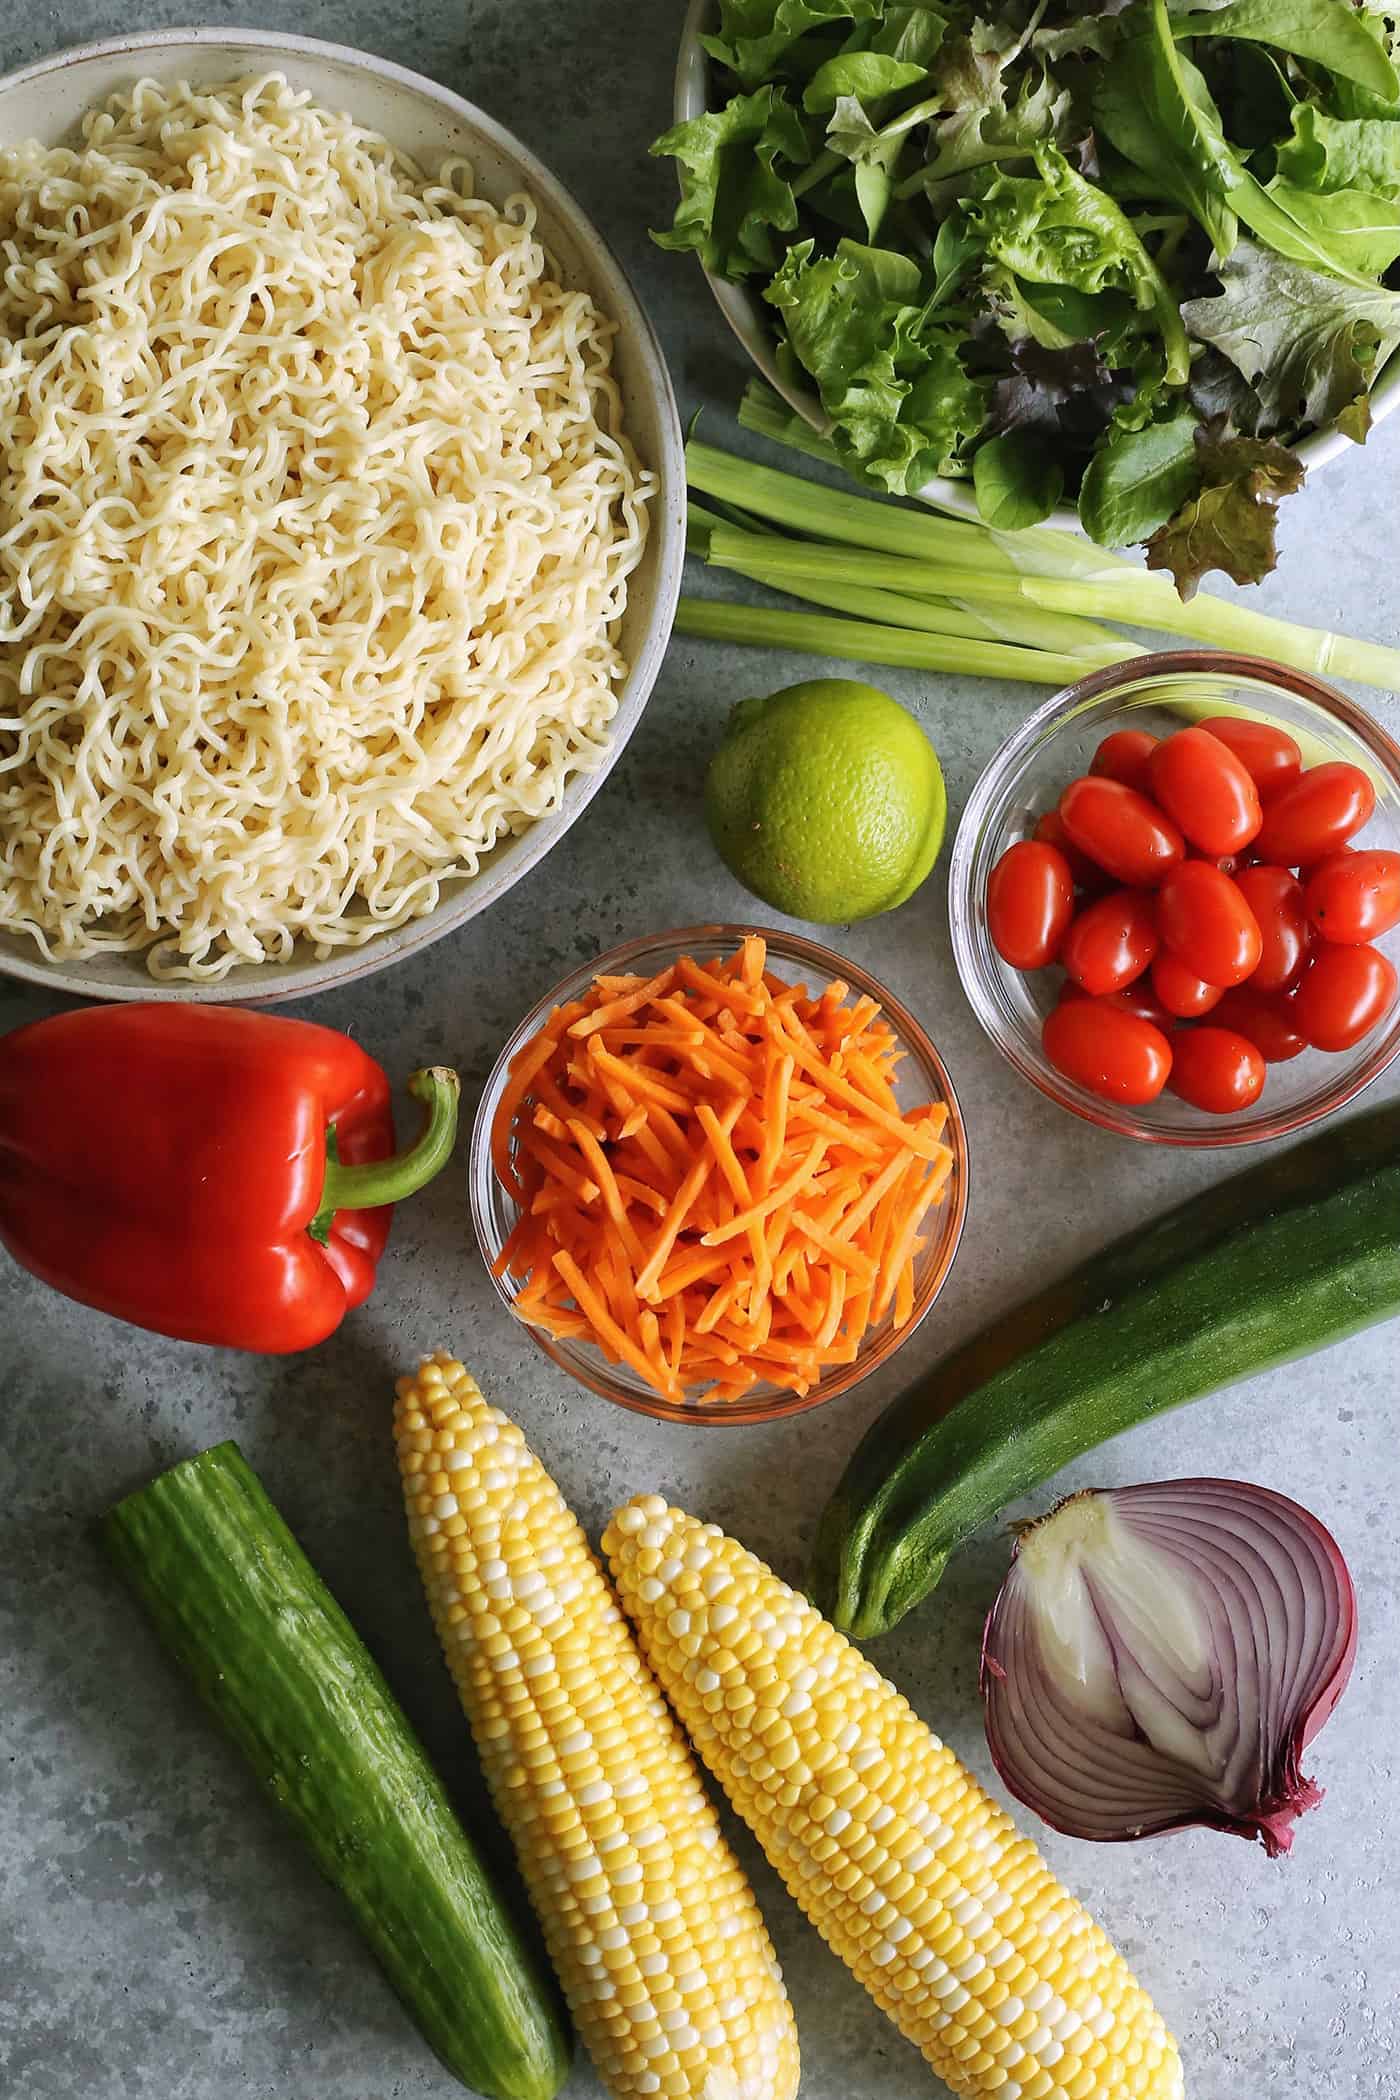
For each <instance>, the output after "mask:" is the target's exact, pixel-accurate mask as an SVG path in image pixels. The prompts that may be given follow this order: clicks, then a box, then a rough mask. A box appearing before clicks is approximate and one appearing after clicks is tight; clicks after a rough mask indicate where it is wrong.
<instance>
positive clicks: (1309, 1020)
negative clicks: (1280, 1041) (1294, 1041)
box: [1293, 941, 1396, 1050]
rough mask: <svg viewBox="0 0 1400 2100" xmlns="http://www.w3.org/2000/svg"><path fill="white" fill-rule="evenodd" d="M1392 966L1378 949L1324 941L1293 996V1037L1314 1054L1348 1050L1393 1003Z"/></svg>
mask: <svg viewBox="0 0 1400 2100" xmlns="http://www.w3.org/2000/svg"><path fill="white" fill-rule="evenodd" d="M1395 983H1396V979H1395V965H1394V963H1392V962H1391V961H1390V960H1389V959H1388V957H1386V956H1384V955H1382V954H1381V951H1380V949H1379V948H1370V947H1366V946H1362V947H1358V948H1342V947H1334V946H1333V944H1332V943H1331V942H1330V941H1327V942H1324V944H1323V945H1322V947H1320V948H1319V949H1318V951H1317V953H1316V954H1315V955H1314V957H1313V959H1312V961H1311V962H1310V963H1309V964H1308V967H1307V969H1306V970H1305V971H1304V972H1303V977H1302V982H1301V983H1300V984H1299V986H1298V989H1297V991H1296V992H1295V993H1294V994H1293V1013H1294V1017H1295V1019H1296V1020H1297V1023H1298V1032H1299V1034H1300V1035H1301V1036H1302V1037H1303V1038H1304V1040H1305V1041H1306V1042H1309V1043H1311V1044H1312V1046H1313V1048H1314V1050H1350V1048H1351V1046H1352V1044H1353V1043H1359V1042H1360V1041H1361V1038H1362V1036H1363V1035H1369V1034H1370V1032H1371V1030H1372V1029H1373V1028H1374V1027H1375V1025H1376V1023H1377V1021H1379V1020H1380V1019H1381V1018H1382V1016H1383V1015H1385V1014H1387V1013H1389V1011H1390V1008H1391V1006H1392V1005H1393V1004H1394V1001H1395Z"/></svg>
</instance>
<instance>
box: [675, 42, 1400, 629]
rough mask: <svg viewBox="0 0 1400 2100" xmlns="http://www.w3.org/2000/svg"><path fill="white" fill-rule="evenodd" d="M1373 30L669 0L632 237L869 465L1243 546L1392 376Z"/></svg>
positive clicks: (1396, 342)
mask: <svg viewBox="0 0 1400 2100" xmlns="http://www.w3.org/2000/svg"><path fill="white" fill-rule="evenodd" d="M1393 44H1395V45H1396V46H1397V47H1400V39H1397V37H1396V33H1395V32H1394V31H1393V30H1392V29H1391V28H1390V26H1389V24H1388V21H1387V18H1386V17H1385V16H1383V15H1380V14H1375V13H1366V12H1358V11H1357V10H1356V9H1355V8H1354V7H1353V6H1352V5H1351V0H1225V4H1224V5H1213V6H1212V5H1198V6H1196V7H1188V6H1187V5H1185V4H1182V0H1123V4H1119V5H1114V4H1113V0H1108V5H1106V6H1103V7H1100V8H1099V9H1097V10H1096V11H1092V12H1091V11H1087V10H1085V9H1084V8H1083V7H1082V6H1080V5H1076V4H1075V0H1041V4H1039V5H1034V4H1032V0H947V4H946V5H945V4H944V0H938V4H936V5H931V6H930V5H924V4H911V0H692V4H691V7H690V11H689V15H688V18H687V22H686V26H685V31H684V35H683V40H682V45H681V54H680V64H679V68H678V72H677V79H676V119H677V121H676V126H675V128H674V129H673V130H672V131H670V132H669V133H667V134H666V136H665V137H664V138H663V139H660V140H658V141H657V143H656V146H655V147H654V149H653V150H654V151H656V152H659V153H669V154H672V155H674V156H675V158H676V160H677V164H678V169H679V173H680V179H681V191H682V196H681V203H680V206H679V209H678V211H677V213H676V219H675V224H674V226H673V228H672V229H670V230H669V231H667V232H665V233H662V234H659V235H658V238H659V239H661V240H662V242H663V244H664V245H667V246H671V247H676V248H682V249H690V250H694V251H695V252H696V253H697V254H698V255H699V256H700V259H701V261H702V263H703V265H704V267H705V270H706V274H707V276H708V277H709V280H710V283H711V285H712V287H713V289H714V292H715V296H716V298H717V299H718V301H719V304H720V307H721V309H722V311H723V312H724V314H725V316H726V318H727V319H728V320H729V322H730V324H731V326H732V327H733V328H734V330H735V333H736V334H737V335H738V337H739V339H740V341H741V342H742V343H743V344H744V346H745V348H746V349H747V350H748V352H749V354H750V355H751V356H752V358H753V359H754V362H755V363H756V364H757V366H758V367H759V369H760V371H761V372H762V373H763V374H764V376H765V377H766V378H767V379H768V381H769V382H770V383H771V385H772V386H773V387H774V388H776V389H777V391H778V393H779V394H780V395H781V396H782V398H783V400H784V401H785V402H786V403H788V404H789V405H790V407H791V408H792V409H793V410H795V411H797V413H798V415H800V416H801V417H802V418H803V419H805V421H806V423H807V424H808V425H811V426H813V427H815V428H816V429H819V430H823V431H825V432H826V433H827V435H828V437H829V439H830V441H831V442H832V443H833V444H834V445H835V447H836V448H837V450H838V451H839V453H840V454H841V456H842V459H843V461H844V463H845V464H847V465H848V466H849V467H850V468H851V469H852V471H853V472H855V473H856V474H858V475H859V476H860V477H861V478H862V479H863V480H865V481H866V482H867V483H868V484H873V485H874V486H876V487H881V488H885V489H888V490H890V491H892V492H894V493H899V494H911V495H912V494H918V495H920V496H923V497H924V498H925V499H927V500H929V501H931V502H933V503H935V504H937V505H939V506H940V507H942V508H945V509H948V510H951V511H954V512H956V513H959V514H961V515H963V516H969V517H978V516H980V517H982V518H984V519H985V520H986V521H988V522H990V523H994V524H997V525H1000V526H1008V527H1009V526H1017V525H1025V524H1033V523H1037V522H1040V521H1042V520H1049V521H1050V522H1052V523H1055V524H1058V525H1062V526H1069V527H1078V528H1080V529H1082V530H1083V531H1085V532H1087V533H1088V535H1089V537H1090V538H1092V539H1095V540H1098V541H1100V542H1102V543H1104V544H1108V545H1115V546H1126V545H1132V544H1139V543H1145V544H1146V547H1147V559H1148V563H1149V565H1150V566H1153V567H1159V568H1163V569H1169V570H1171V572H1172V573H1173V575H1174V576H1175V577H1176V579H1177V583H1178V587H1179V588H1180V589H1181V590H1182V591H1183V592H1189V591H1190V590H1192V589H1193V588H1194V587H1195V584H1196V583H1197V582H1198V581H1199V579H1200V577H1201V576H1202V575H1203V574H1205V573H1206V572H1207V571H1208V570H1210V569H1222V570H1224V571H1225V572H1226V573H1228V574H1230V575H1232V576H1233V577H1234V578H1235V580H1236V581H1238V582H1248V581H1253V580H1256V579H1257V578H1258V577H1259V576H1262V575H1264V574H1266V573H1267V572H1268V570H1269V569H1270V568H1272V567H1273V563H1274V524H1275V515H1276V505H1277V502H1278V500H1279V498H1280V497H1281V496H1283V495H1286V494H1288V493H1290V492H1291V490H1292V489H1294V488H1296V487H1297V486H1298V485H1299V483H1300V482H1301V480H1302V477H1303V472H1304V471H1305V470H1307V471H1311V470H1314V469H1316V468H1318V467H1320V466H1322V465H1324V464H1325V463H1326V462H1327V461H1328V460H1330V459H1332V458H1334V457H1335V456H1336V455H1337V454H1338V453H1340V452H1341V451H1342V450H1343V449H1344V448H1345V447H1347V446H1348V445H1349V444H1351V443H1353V442H1356V441H1358V440H1364V437H1365V435H1366V432H1367V430H1368V428H1370V427H1371V426H1372V425H1374V424H1375V423H1376V422H1377V421H1379V419H1380V418H1381V417H1382V416H1383V415H1385V414H1387V413H1388V412H1389V411H1390V410H1391V409H1392V408H1393V407H1394V406H1395V404H1396V402H1397V400H1400V357H1396V356H1394V355H1393V354H1392V353H1393V352H1394V351H1395V350H1396V348H1397V346H1400V267H1398V266H1397V259H1400V75H1397V67H1396V62H1395V59H1396V53H1395V51H1394V50H1393V49H1392V45H1393ZM750 416H751V419H752V420H753V421H754V423H755V427H765V417H764V411H763V409H762V406H761V404H760V405H759V406H758V407H757V408H755V409H752V410H751V411H750ZM772 422H773V408H772V404H771V403H770V405H769V410H768V415H767V427H772ZM1071 506H1072V507H1071Z"/></svg>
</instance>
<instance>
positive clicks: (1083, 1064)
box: [1040, 950, 1341, 1104]
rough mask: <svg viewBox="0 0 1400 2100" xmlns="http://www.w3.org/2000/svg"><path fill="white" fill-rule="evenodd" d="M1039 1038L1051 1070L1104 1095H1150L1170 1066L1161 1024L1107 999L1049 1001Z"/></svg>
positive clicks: (1131, 1098)
mask: <svg viewBox="0 0 1400 2100" xmlns="http://www.w3.org/2000/svg"><path fill="white" fill-rule="evenodd" d="M1340 952H1341V951H1340V950H1338V953H1340ZM1040 1039H1041V1043H1042V1045H1043V1047H1044V1050H1045V1055H1046V1056H1047V1057H1048V1058H1049V1060H1050V1062H1051V1064H1052V1065H1053V1066H1054V1067H1055V1070H1056V1071H1057V1072H1063V1073H1064V1075H1065V1077H1066V1079H1074V1080H1077V1081H1078V1083H1079V1085H1080V1086H1084V1087H1088V1089H1089V1091H1090V1093H1093V1094H1102V1095H1103V1096H1104V1098H1105V1099H1106V1100H1109V1101H1125V1102H1128V1103H1130V1104H1136V1103H1141V1102H1144V1101H1155V1100H1156V1099H1157V1096H1158V1095H1159V1094H1160V1093H1161V1091H1162V1088H1163V1087H1164V1086H1165V1085H1166V1083H1167V1076H1168V1074H1169V1073H1170V1071H1171V1068H1172V1046H1171V1044H1170V1043H1169V1042H1168V1041H1167V1039H1166V1037H1165V1036H1164V1035H1163V1033H1162V1031H1161V1029H1160V1028H1154V1027H1153V1025H1152V1023H1151V1022H1150V1021H1140V1020H1139V1019H1138V1017H1137V1015H1136V1014H1128V1013H1124V1012H1123V1010H1122V1008H1121V1007H1119V1006H1115V1005H1114V1004H1113V1002H1112V1001H1111V1000H1108V999H1066V1000H1065V1001H1064V1002H1063V1004H1062V1005H1059V1006H1055V1007H1052V1008H1051V1010H1050V1012H1049V1013H1048V1014H1047V1015H1046V1016H1045V1023H1044V1026H1043V1028H1042V1029H1041V1037H1040Z"/></svg>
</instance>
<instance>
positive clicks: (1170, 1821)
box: [978, 1477, 1357, 1859]
mask: <svg viewBox="0 0 1400 2100" xmlns="http://www.w3.org/2000/svg"><path fill="white" fill-rule="evenodd" d="M1152 1485H1155V1486H1159V1487H1161V1488H1164V1489H1171V1490H1174V1491H1177V1492H1179V1493H1183V1494H1185V1495H1189V1494H1190V1492H1191V1490H1192V1489H1193V1488H1219V1487H1241V1486H1244V1485H1245V1483H1241V1482H1227V1481H1222V1480H1218V1479H1210V1478H1199V1477H1198V1478H1192V1479H1185V1480H1172V1481H1160V1482H1155V1483H1152ZM1081 1492H1087V1493H1089V1494H1107V1495H1113V1494H1115V1493H1118V1494H1121V1493H1123V1492H1125V1491H1124V1490H1123V1489H1117V1490H1115V1489H1112V1488H1090V1489H1088V1490H1082V1491H1081ZM1250 1492H1251V1493H1253V1494H1264V1495H1269V1494H1270V1491H1269V1490H1265V1489H1257V1488H1251V1489H1250ZM1066 1499H1068V1500H1073V1497H1068V1498H1066ZM1270 1499H1273V1500H1277V1501H1280V1502H1286V1503H1288V1505H1289V1508H1290V1511H1291V1513H1292V1514H1293V1516H1294V1518H1295V1520H1296V1518H1298V1517H1301V1518H1303V1519H1305V1520H1306V1525H1307V1528H1308V1529H1309V1530H1310V1531H1311V1533H1312V1535H1313V1537H1314V1540H1315V1541H1316V1543H1317V1544H1318V1546H1319V1547H1320V1548H1321V1549H1322V1552H1323V1554H1324V1557H1325V1558H1326V1560H1327V1561H1328V1563H1329V1565H1330V1566H1331V1568H1332V1570H1333V1573H1334V1574H1335V1576H1336V1579H1337V1583H1338V1588H1339V1590H1340V1592H1341V1596H1342V1601H1343V1606H1344V1609H1345V1613H1346V1625H1347V1639H1346V1644H1345V1648H1344V1651H1343V1653H1342V1655H1341V1657H1340V1658H1339V1660H1338V1661H1337V1663H1336V1665H1335V1667H1334V1668H1333V1670H1332V1672H1331V1674H1330V1675H1329V1677H1328V1679H1327V1681H1326V1683H1325V1684H1324V1685H1322V1686H1321V1687H1320V1689H1319V1690H1318V1692H1317V1694H1316V1696H1315V1698H1314V1699H1313V1700H1312V1702H1311V1704H1310V1705H1309V1706H1308V1707H1307V1709H1306V1710H1305V1712H1304V1713H1303V1714H1302V1715H1300V1717H1299V1719H1298V1721H1297V1723H1296V1725H1295V1727H1294V1729H1293V1731H1292V1734H1291V1737H1290V1739H1289V1740H1288V1742H1287V1743H1286V1744H1285V1745H1284V1746H1283V1747H1282V1751H1281V1755H1280V1758H1279V1764H1280V1771H1281V1780H1282V1783H1281V1785H1279V1786H1277V1787H1274V1788H1272V1789H1271V1790H1270V1792H1269V1794H1268V1795H1267V1796H1266V1797H1265V1798H1264V1799H1263V1800H1261V1801H1260V1802H1259V1804H1258V1806H1257V1807H1256V1809H1255V1811H1254V1812H1253V1813H1252V1814H1251V1815H1248V1816H1238V1817H1236V1816H1227V1815H1223V1814H1221V1813H1220V1812H1219V1811H1218V1810H1214V1809H1210V1808H1207V1807H1202V1808H1200V1809H1198V1810H1194V1811H1192V1812H1190V1813H1184V1814H1182V1815H1180V1816H1173V1817H1169V1818H1165V1819H1164V1820H1162V1821H1161V1822H1157V1823H1151V1824H1143V1825H1142V1826H1141V1827H1140V1828H1137V1829H1132V1830H1128V1829H1124V1830H1119V1831H1113V1832H1107V1831H1098V1830H1094V1831H1086V1830H1080V1829H1075V1828H1074V1827H1073V1825H1072V1824H1071V1823H1070V1822H1068V1821H1067V1820H1064V1819H1062V1818H1061V1817H1060V1816H1058V1815H1057V1814H1056V1813H1055V1812H1054V1809H1053V1805H1052V1804H1048V1803H1046V1802H1045V1801H1043V1800H1040V1799H1036V1798H1032V1792H1031V1790H1029V1789H1027V1788H1026V1786H1025V1784H1024V1781H1023V1779H1022V1776H1021V1774H1020V1773H1019V1771H1017V1770H1016V1769H1015V1768H1014V1767H1013V1766H1012V1765H1011V1763H1010V1761H1009V1760H1008V1759H1007V1758H1006V1757H1005V1756H1004V1754H1003V1751H1002V1749H1001V1746H1000V1745H999V1743H998V1740H997V1736H996V1731H995V1729H994V1727H993V1723H992V1718H991V1716H992V1707H991V1698H990V1695H991V1686H992V1683H993V1682H994V1681H995V1682H999V1683H1003V1684H1004V1683H1006V1682H1007V1681H1008V1676H1007V1671H1006V1668H1005V1666H1004V1664H1003V1663H1002V1662H1001V1661H1000V1660H999V1659H998V1658H997V1656H996V1655H994V1654H993V1653H992V1647H991V1644H992V1641H993V1639H994V1637H995V1633H996V1619H997V1608H998V1605H999V1604H1000V1602H1001V1595H1002V1592H1001V1591H999V1592H998V1594H997V1597H996V1599H995V1601H994V1602H993V1604H992V1608H991V1610H990V1611H989V1612H988V1613H987V1617H986V1619H985V1621H984V1623H983V1627H982V1646H981V1654H980V1661H979V1669H978V1687H979V1689H980V1691H981V1693H982V1700H983V1712H984V1717H985V1720H986V1735H987V1748H988V1750H989V1751H990V1753H991V1759H992V1764H993V1766H994V1767H995V1769H996V1772H997V1774H998V1776H999V1777H1000V1779H1001V1781H1002V1784H1003V1785H1004V1786H1005V1787H1006V1789H1007V1791H1008V1792H1009V1793H1011V1794H1012V1795H1013V1796H1014V1797H1015V1798H1016V1799H1017V1800H1018V1801H1021V1802H1023V1803H1024V1804H1025V1806H1026V1807H1028V1808H1031V1809H1033V1810H1034V1811H1035V1813H1036V1814H1037V1815H1038V1816H1039V1817H1040V1819H1041V1821H1042V1822H1044V1823H1048V1824H1049V1826H1050V1828H1051V1829H1052V1830H1059V1831H1061V1832H1063V1834H1064V1835H1065V1836H1066V1837H1075V1838H1082V1839H1085V1840H1086V1841H1088V1842H1089V1843H1096V1844H1128V1843H1132V1842H1135V1841H1136V1840H1137V1839H1139V1838H1147V1837H1167V1836H1170V1835H1171V1833H1172V1832H1174V1831H1178V1830H1195V1829H1202V1830H1219V1831H1223V1832H1225V1833H1226V1834H1227V1835H1228V1836H1231V1837H1242V1838H1246V1839H1248V1840H1250V1841H1251V1842H1253V1841H1255V1840H1257V1841H1258V1842H1259V1843H1260V1844H1262V1846H1263V1847H1264V1852H1265V1855H1266V1856H1267V1857H1268V1858H1269V1859H1280V1858H1282V1857H1283V1855H1284V1854H1285V1853H1287V1852H1289V1851H1291V1850H1292V1846H1293V1825H1294V1823H1295V1822H1296V1820H1297V1818H1298V1817H1299V1816H1301V1815H1303V1814H1305V1813H1306V1811H1307V1810H1308V1809H1310V1808H1316V1807H1317V1806H1318V1804H1319V1803H1320V1802H1321V1801H1322V1799H1323V1797H1324V1789H1323V1788H1322V1787H1320V1786H1318V1785H1317V1783H1316V1782H1315V1781H1314V1780H1311V1779H1308V1778H1305V1777H1304V1775H1303V1773H1302V1771H1301V1769H1300V1766H1301V1760H1302V1755H1303V1752H1304V1750H1306V1748H1307V1746H1308V1744H1309V1743H1310V1742H1311V1741H1312V1740H1313V1738H1314V1736H1316V1735H1317V1733H1318V1731H1319V1730H1320V1729H1321V1728H1322V1727H1323V1725H1324V1724H1325V1722H1326V1721H1327V1720H1328V1719H1329V1717H1330V1716H1331V1713H1332V1711H1333V1708H1334V1707H1335V1706H1336V1704H1337V1701H1338V1700H1339V1699H1340V1698H1341V1696H1342V1693H1343V1692H1344V1691H1345V1690H1346V1688H1347V1683H1348V1680H1349V1679H1350V1677H1351V1672H1352V1665H1353V1663H1354V1662H1355V1660H1356V1642H1357V1611H1356V1590H1355V1587H1354V1585H1353V1583H1352V1579H1351V1571H1350V1569H1349V1568H1348V1567H1347V1564H1346V1561H1345V1560H1344V1559H1343V1557H1342V1552H1341V1548H1340V1547H1339V1546H1338V1544H1337V1542H1336V1540H1335V1539H1334V1538H1333V1537H1332V1534H1331V1532H1330V1531H1328V1530H1327V1528H1326V1526H1325V1525H1324V1524H1322V1523H1320V1522H1319V1521H1318V1519H1317V1518H1316V1517H1315V1516H1313V1514H1312V1512H1311V1511H1310V1510H1306V1509H1304V1508H1303V1507H1302V1505H1301V1504H1300V1503H1294V1502H1291V1501H1290V1500H1289V1498H1288V1497H1286V1496H1272V1495H1270ZM1062 1507H1063V1502H1060V1503H1056V1505H1055V1509H1060V1508H1062ZM1054 1513H1055V1511H1054V1510H1050V1511H1047V1516H1053V1515H1054ZM1031 1528H1033V1527H1032V1526H1026V1527H1023V1528H1022V1530H1021V1533H1020V1535H1018V1537H1017V1539H1016V1543H1015V1545H1014V1547H1013V1549H1012V1562H1013V1564H1014V1562H1015V1560H1016V1558H1017V1556H1018V1555H1019V1553H1020V1551H1021V1539H1022V1537H1024V1535H1025V1531H1026V1530H1029V1529H1031ZM1004 1589H1005V1583H1003V1590H1004Z"/></svg>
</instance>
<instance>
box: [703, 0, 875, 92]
mask: <svg viewBox="0 0 1400 2100" xmlns="http://www.w3.org/2000/svg"><path fill="white" fill-rule="evenodd" d="M882 12H883V5H882V0H720V9H719V33H718V34H717V35H715V36H702V37H701V39H700V41H701V43H702V44H703V45H704V47H705V49H706V51H708V53H709V54H710V57H711V58H714V59H718V61H719V63H720V64H721V65H722V66H728V68H729V70H730V72H731V73H737V74H738V76H739V79H740V80H741V81H742V83H743V85H744V86H745V87H746V88H756V87H761V86H762V85H763V83H764V82H765V81H766V80H767V79H768V77H769V75H770V74H771V73H772V71H773V69H774V67H775V66H776V65H777V64H778V62H779V60H780V59H782V58H784V57H785V56H786V55H787V53H788V52H789V51H790V50H791V48H792V46H793V45H794V44H795V43H797V41H798V40H799V38H801V37H804V36H806V34H807V32H808V30H810V29H822V28H826V27H828V26H830V25H831V24H833V23H835V24H838V25H839V24H840V23H842V22H851V23H857V22H875V21H878V20H879V18H880V15H881V14H882Z"/></svg>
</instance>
